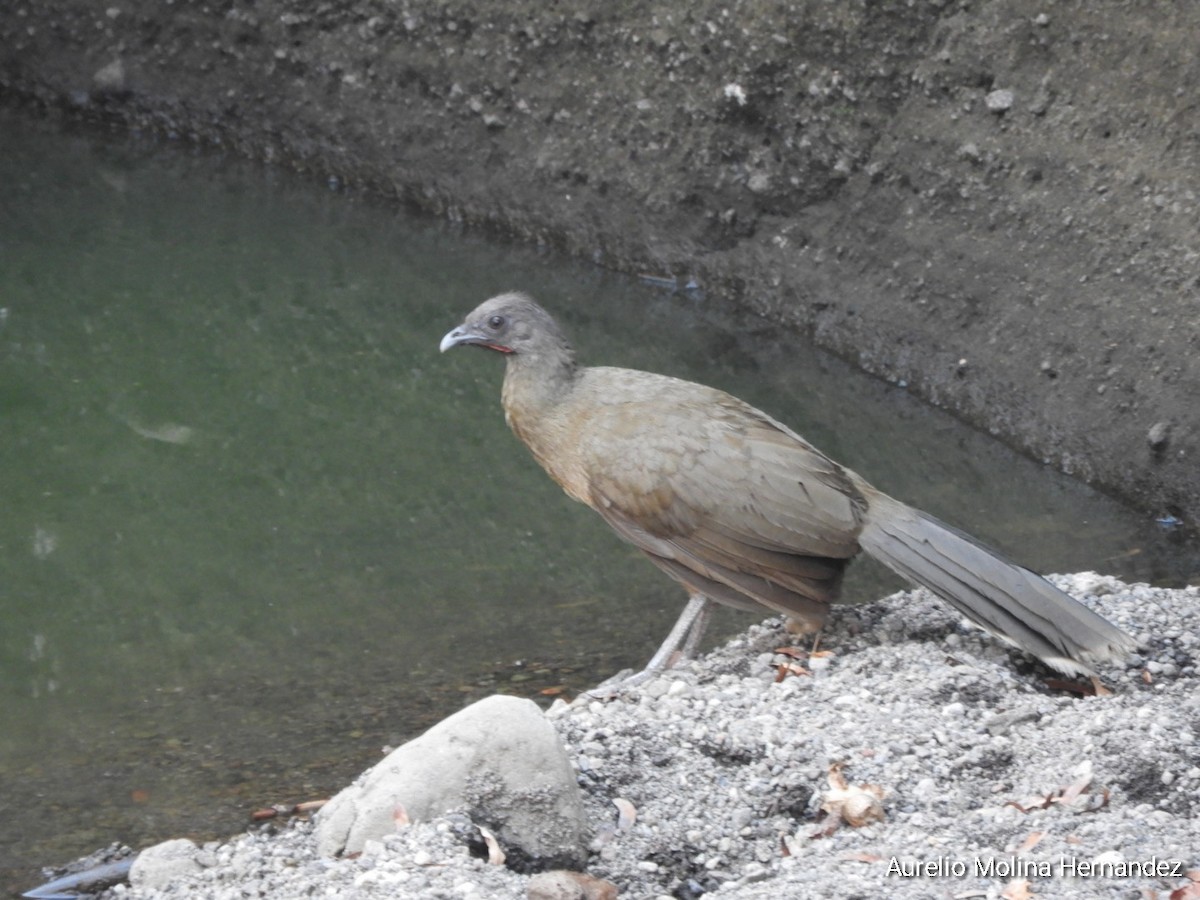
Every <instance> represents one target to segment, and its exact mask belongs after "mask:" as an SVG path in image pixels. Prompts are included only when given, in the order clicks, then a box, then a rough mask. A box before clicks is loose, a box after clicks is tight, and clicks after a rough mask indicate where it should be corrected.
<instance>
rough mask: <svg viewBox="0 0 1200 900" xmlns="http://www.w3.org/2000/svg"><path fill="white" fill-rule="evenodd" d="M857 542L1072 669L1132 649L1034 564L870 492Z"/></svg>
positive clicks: (1086, 669)
mask: <svg viewBox="0 0 1200 900" xmlns="http://www.w3.org/2000/svg"><path fill="white" fill-rule="evenodd" d="M868 496H869V497H870V504H869V510H870V512H869V513H868V515H867V521H866V525H865V527H864V528H863V530H862V533H861V534H860V535H859V539H858V540H859V544H860V545H861V546H862V548H863V549H864V550H866V551H867V553H869V554H870V555H871V556H873V557H875V558H876V559H878V560H879V561H880V562H882V563H883V564H884V565H886V566H887V567H888V568H890V569H892V570H893V571H895V572H897V573H898V574H900V575H903V576H904V577H905V578H907V579H909V580H910V581H913V582H915V583H916V584H919V585H921V586H922V587H926V588H928V589H929V590H931V591H933V593H935V594H937V595H938V596H939V597H941V598H942V599H943V600H945V601H946V602H947V603H949V604H950V605H951V606H953V607H954V608H955V609H957V610H958V611H959V612H960V613H962V614H963V615H965V616H966V617H967V618H968V619H970V620H971V621H972V622H974V623H975V624H977V625H979V626H980V627H982V628H985V629H987V630H988V631H990V632H992V633H993V634H995V635H997V636H998V637H1000V638H1002V639H1004V640H1006V641H1008V642H1009V643H1011V644H1015V645H1016V646H1017V647H1020V648H1021V649H1022V650H1025V651H1027V652H1029V653H1031V654H1033V655H1034V656H1036V657H1038V658H1039V659H1041V660H1042V661H1043V662H1045V663H1046V664H1047V665H1049V666H1051V667H1053V668H1055V669H1058V670H1059V671H1060V672H1066V673H1068V674H1089V675H1090V674H1092V668H1091V666H1092V664H1093V663H1097V662H1101V661H1103V660H1107V659H1119V658H1121V657H1123V656H1125V655H1126V654H1127V653H1128V652H1130V651H1131V650H1133V649H1134V647H1135V646H1136V642H1135V641H1134V639H1133V638H1132V637H1130V636H1129V635H1128V634H1126V633H1125V632H1124V631H1122V630H1121V629H1119V628H1117V627H1116V626H1115V625H1113V624H1112V623H1111V622H1109V621H1108V620H1107V619H1105V618H1103V617H1101V616H1099V615H1097V614H1096V613H1094V612H1092V611H1091V610H1090V609H1088V608H1087V607H1086V606H1084V605H1082V604H1081V603H1078V602H1076V601H1075V600H1073V599H1072V598H1071V597H1069V596H1068V595H1067V594H1065V593H1063V592H1062V591H1060V590H1059V589H1058V588H1056V587H1055V586H1054V585H1052V584H1051V583H1050V582H1048V581H1047V580H1046V579H1044V578H1042V577H1041V576H1040V575H1037V574H1036V573H1034V572H1031V571H1029V569H1026V568H1023V567H1021V566H1018V565H1017V564H1016V563H1013V562H1009V561H1008V560H1006V559H1004V558H1003V557H1002V556H1000V555H999V554H997V553H996V552H995V551H993V550H990V549H988V548H987V547H985V546H983V545H982V544H980V543H979V542H978V541H976V540H975V539H974V538H972V537H970V536H968V535H966V534H963V533H962V532H961V531H958V530H957V529H954V528H951V527H950V526H949V525H946V524H945V523H944V522H939V521H938V520H937V519H935V518H934V517H933V516H930V515H927V514H925V513H923V512H921V511H920V510H917V509H913V508H912V507H911V506H906V505H905V504H903V503H901V502H900V501H899V500H895V499H893V498H892V497H889V496H887V495H886V494H882V493H879V492H878V491H874V490H872V491H871V492H870V493H869V494H868Z"/></svg>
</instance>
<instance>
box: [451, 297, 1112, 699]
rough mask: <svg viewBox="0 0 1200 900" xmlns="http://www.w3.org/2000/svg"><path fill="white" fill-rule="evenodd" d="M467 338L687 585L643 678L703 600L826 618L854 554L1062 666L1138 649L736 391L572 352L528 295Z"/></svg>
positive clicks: (530, 427) (1082, 670) (1086, 667)
mask: <svg viewBox="0 0 1200 900" xmlns="http://www.w3.org/2000/svg"><path fill="white" fill-rule="evenodd" d="M461 345H473V346H478V347H486V348H488V349H490V350H494V351H496V352H499V353H501V354H503V355H504V356H505V358H506V360H507V367H506V371H505V375H504V388H503V391H502V400H503V404H504V414H505V419H506V420H507V421H508V424H509V426H510V427H511V428H512V430H513V431H514V432H515V433H516V435H517V437H518V438H520V439H521V441H522V442H523V443H524V444H525V445H526V446H527V447H528V448H529V449H530V450H531V451H532V452H533V455H534V458H535V459H537V461H538V462H539V463H540V464H541V466H542V468H544V469H545V470H546V471H547V472H548V473H549V474H550V477H552V478H553V479H554V480H555V481H557V482H558V483H559V485H561V486H562V488H563V490H564V491H566V492H567V494H568V495H570V496H571V497H573V498H574V499H576V500H579V501H580V502H582V503H586V504H587V505H588V506H590V507H591V508H592V509H594V510H595V511H596V512H598V513H599V514H600V515H601V517H603V519H604V520H605V521H606V522H608V524H609V525H611V526H612V527H613V529H614V530H615V531H616V532H617V534H619V535H620V536H621V537H623V538H624V539H625V540H627V541H629V542H630V543H632V544H633V545H634V546H636V547H638V548H639V549H640V550H642V551H643V552H644V553H645V554H646V555H647V556H648V557H649V558H650V560H651V562H653V563H654V564H655V565H656V566H658V567H659V568H660V569H662V570H663V571H664V572H666V573H667V574H668V575H670V576H671V577H672V578H674V579H675V580H676V581H679V582H680V583H682V584H683V585H684V587H686V588H687V590H688V592H689V594H690V600H689V603H688V605H687V607H686V608H685V610H684V613H683V615H682V616H681V617H680V619H679V621H678V622H677V623H676V624H675V627H674V628H673V629H672V631H671V634H670V635H669V636H668V638H667V640H666V641H665V642H664V643H663V645H662V647H660V648H659V651H658V652H657V653H656V654H655V655H654V658H653V659H652V660H651V661H650V664H649V665H648V666H647V668H646V672H647V673H649V672H653V671H657V670H658V669H661V668H663V667H665V666H666V665H668V663H669V660H670V658H671V655H672V654H673V653H674V651H675V650H676V649H677V648H678V647H679V646H680V644H681V643H682V644H684V652H685V654H686V653H688V652H690V651H692V650H694V649H695V646H696V644H697V643H698V641H699V638H700V635H701V633H702V632H703V629H704V625H705V622H706V620H707V611H708V601H710V600H715V601H717V602H719V603H724V604H727V605H729V606H733V607H737V608H739V609H746V610H758V611H763V610H770V611H773V612H776V613H782V614H784V615H786V616H789V617H791V618H793V619H796V620H799V622H800V623H801V624H802V626H803V627H804V628H805V629H806V630H810V631H815V630H818V629H820V627H821V626H822V625H823V623H824V622H825V618H826V615H827V614H828V611H829V605H830V604H831V603H832V602H833V601H834V600H835V599H836V598H837V596H838V589H839V587H840V585H841V581H842V573H843V571H844V570H845V568H846V565H847V563H848V562H849V561H850V559H851V558H852V557H853V556H854V555H855V554H856V553H858V552H859V551H860V550H865V551H866V552H867V553H868V554H870V555H871V556H873V557H875V558H876V559H878V560H880V561H881V562H882V563H884V564H885V565H886V566H888V567H889V568H891V569H893V570H894V571H896V572H897V573H899V574H900V575H902V576H904V577H905V578H907V579H908V580H910V581H913V582H915V583H916V584H918V585H921V586H923V587H926V588H928V589H929V590H930V591H932V592H933V593H935V594H937V595H938V596H939V597H941V598H942V599H943V600H945V601H946V602H948V603H949V604H950V605H951V606H953V607H954V608H955V609H957V610H958V611H959V612H960V613H962V614H963V615H965V616H966V617H967V618H968V619H970V620H971V621H972V622H974V623H975V624H977V625H979V626H981V627H983V628H984V629H986V630H988V631H990V632H992V633H993V634H995V635H998V636H999V637H1000V638H1002V639H1004V640H1005V641H1007V642H1009V643H1011V644H1014V645H1016V646H1017V647H1020V648H1021V649H1023V650H1025V651H1027V652H1029V653H1031V654H1033V655H1034V656H1036V657H1038V658H1039V659H1041V660H1042V661H1043V662H1045V663H1046V664H1047V665H1049V666H1051V667H1053V668H1055V669H1058V670H1060V671H1062V672H1066V673H1068V674H1091V672H1092V669H1091V666H1092V664H1094V663H1096V662H1099V661H1102V660H1106V659H1112V658H1119V657H1121V656H1123V655H1124V654H1125V653H1126V652H1128V651H1129V650H1131V649H1132V648H1133V647H1134V641H1133V639H1132V638H1131V637H1130V636H1129V635H1127V634H1126V633H1125V632H1123V631H1121V630H1120V629H1118V628H1116V627H1115V626H1114V625H1112V624H1111V623H1109V622H1108V621H1107V620H1105V619H1103V618H1101V617H1100V616H1098V615H1097V614H1096V613H1094V612H1092V611H1091V610H1089V609H1088V608H1087V607H1085V606H1083V605H1082V604H1080V603H1078V602H1076V601H1075V600H1073V599H1072V598H1071V597H1069V596H1067V595H1066V594H1065V593H1063V592H1062V591H1060V590H1059V589H1058V588H1056V587H1054V586H1053V585H1051V584H1050V583H1049V582H1048V581H1046V580H1045V579H1044V578H1042V577H1041V576H1039V575H1036V574H1035V573H1033V572H1031V571H1030V570H1028V569H1025V568H1023V567H1021V566H1018V565H1016V564H1015V563H1012V562H1009V561H1008V560H1006V559H1003V558H1002V557H1000V556H999V555H998V554H996V553H995V552H994V551H992V550H990V549H988V548H987V547H985V546H983V545H982V544H980V543H979V542H978V541H976V540H975V539H974V538H972V537H970V536H968V535H966V534H964V533H962V532H961V531H957V530H955V529H954V528H951V527H950V526H948V525H945V524H944V523H942V522H939V521H938V520H937V519H935V518H934V517H933V516H930V515H927V514H926V513H923V512H921V511H920V510H917V509H914V508H912V507H911V506H906V505H905V504H903V503H901V502H900V501H898V500H895V499H893V498H891V497H889V496H888V495H887V494H884V493H882V492H880V491H877V490H876V489H875V488H873V487H871V485H869V484H868V483H867V482H866V481H864V480H863V479H862V478H861V477H859V476H858V475H857V474H855V473H854V472H852V471H850V470H849V469H846V468H843V467H842V466H839V465H838V464H837V463H835V462H833V461H832V460H830V459H829V458H828V457H826V456H824V455H823V454H822V453H821V452H820V451H819V450H817V449H816V448H814V447H813V446H812V445H811V444H809V443H808V442H807V441H806V440H804V438H802V437H800V435H798V434H796V433H795V432H794V431H792V430H791V429H789V428H788V427H787V426H785V425H782V424H780V423H779V422H777V421H775V420H774V419H772V418H771V417H770V416H768V415H767V414H766V413H763V412H760V411H759V410H757V409H755V408H754V407H752V406H750V405H749V404H747V403H744V402H742V401H741V400H738V399H737V398H736V397H733V396H730V395H729V394H726V393H724V392H723V391H719V390H715V389H713V388H709V387H704V386H703V385H699V384H695V383H693V382H689V381H682V380H680V379H678V378H671V377H668V376H664V375H655V374H651V373H649V372H639V371H634V370H631V369H617V368H610V367H602V366H594V367H585V366H580V365H578V364H577V363H576V361H575V352H574V350H573V349H572V348H571V345H570V344H569V343H568V341H567V339H566V337H565V336H564V335H563V333H562V331H561V330H560V329H559V327H558V324H557V323H556V322H555V321H554V319H553V318H551V316H550V315H549V314H548V313H547V312H546V311H545V310H544V309H542V308H541V307H540V306H538V305H537V303H535V302H534V301H533V300H532V299H531V298H529V297H527V296H525V295H524V294H516V293H511V294H502V295H500V296H498V297H493V298H492V299H490V300H488V301H486V302H485V303H483V304H482V305H481V306H479V307H478V308H477V309H476V310H475V311H474V312H472V313H470V314H469V315H468V316H467V318H466V319H465V321H464V322H463V324H462V325H460V326H458V327H457V328H455V329H454V330H453V331H451V332H450V333H449V334H447V335H446V336H445V337H444V338H443V339H442V343H441V349H442V351H445V350H448V349H450V348H451V347H458V346H461ZM685 639H686V642H685ZM635 677H636V676H635Z"/></svg>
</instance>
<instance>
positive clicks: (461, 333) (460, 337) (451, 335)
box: [438, 325, 479, 353]
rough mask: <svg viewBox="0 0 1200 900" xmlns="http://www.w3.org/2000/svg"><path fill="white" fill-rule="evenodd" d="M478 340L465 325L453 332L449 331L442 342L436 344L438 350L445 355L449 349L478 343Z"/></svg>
mask: <svg viewBox="0 0 1200 900" xmlns="http://www.w3.org/2000/svg"><path fill="white" fill-rule="evenodd" d="M478 342H479V338H478V337H477V336H476V335H475V334H473V333H472V332H471V329H470V328H468V327H467V326H466V325H459V326H458V327H457V328H455V329H454V330H453V331H450V332H448V333H447V334H446V336H445V337H444V338H442V342H441V343H440V344H438V350H440V351H441V352H442V353H445V352H446V351H447V350H449V349H450V348H451V347H457V346H459V345H460V344H474V343H478Z"/></svg>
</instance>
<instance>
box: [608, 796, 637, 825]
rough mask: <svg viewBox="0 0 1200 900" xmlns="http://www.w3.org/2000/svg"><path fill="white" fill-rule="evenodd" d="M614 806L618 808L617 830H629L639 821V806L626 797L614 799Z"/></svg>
mask: <svg viewBox="0 0 1200 900" xmlns="http://www.w3.org/2000/svg"><path fill="white" fill-rule="evenodd" d="M613 806H615V807H616V808H617V831H628V830H629V829H630V828H632V827H633V823H634V822H636V821H637V807H636V806H634V805H633V804H632V803H630V802H629V801H628V800H626V799H625V798H624V797H617V798H616V799H615V800H613Z"/></svg>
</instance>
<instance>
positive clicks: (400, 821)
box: [392, 803, 412, 831]
mask: <svg viewBox="0 0 1200 900" xmlns="http://www.w3.org/2000/svg"><path fill="white" fill-rule="evenodd" d="M392 821H393V822H395V823H396V830H397V831H399V830H400V829H401V828H403V827H404V826H405V825H411V824H412V819H410V818H409V817H408V810H407V809H405V808H404V804H403V803H397V804H396V808H395V809H393V810H392Z"/></svg>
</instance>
